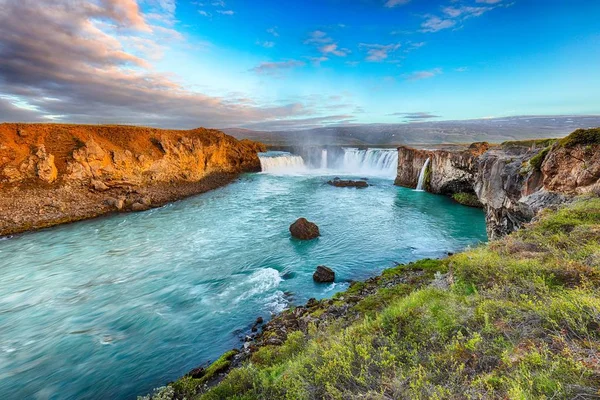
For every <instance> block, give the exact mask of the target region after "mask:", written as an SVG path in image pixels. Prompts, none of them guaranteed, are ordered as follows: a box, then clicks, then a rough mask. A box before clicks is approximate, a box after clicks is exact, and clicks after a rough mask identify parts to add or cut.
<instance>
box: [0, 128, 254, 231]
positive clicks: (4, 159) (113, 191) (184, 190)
mask: <svg viewBox="0 0 600 400" xmlns="http://www.w3.org/2000/svg"><path fill="white" fill-rule="evenodd" d="M264 150H265V148H264V146H263V145H261V144H259V143H256V142H251V141H246V140H242V141H238V140H236V139H234V138H233V137H231V136H228V135H226V134H224V133H222V132H220V131H216V130H209V129H202V128H199V129H194V130H190V131H173V130H161V129H153V128H143V127H132V126H92V125H59V124H0V235H7V234H10V233H16V232H21V231H25V230H30V229H35V228H41V227H46V226H51V225H55V224H59V223H62V222H70V221H75V220H80V219H85V218H91V217H95V216H98V215H102V214H105V213H108V212H111V211H127V210H132V211H138V210H144V209H148V208H150V207H154V206H159V205H162V204H165V203H166V202H169V201H173V200H177V199H179V198H182V197H185V196H189V195H192V194H196V193H200V192H204V191H206V190H210V189H213V188H215V187H218V186H220V185H222V184H224V183H227V182H229V181H230V180H231V179H233V178H234V177H235V176H236V175H237V174H239V173H241V172H250V171H260V160H259V158H258V154H257V153H258V152H259V151H264Z"/></svg>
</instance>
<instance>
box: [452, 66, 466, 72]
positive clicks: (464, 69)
mask: <svg viewBox="0 0 600 400" xmlns="http://www.w3.org/2000/svg"><path fill="white" fill-rule="evenodd" d="M454 70H455V71H456V72H467V71H468V70H469V67H458V68H455V69H454Z"/></svg>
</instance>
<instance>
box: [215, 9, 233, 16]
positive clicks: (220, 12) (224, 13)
mask: <svg viewBox="0 0 600 400" xmlns="http://www.w3.org/2000/svg"><path fill="white" fill-rule="evenodd" d="M217 12H218V13H219V14H221V15H233V14H235V12H234V11H233V10H217Z"/></svg>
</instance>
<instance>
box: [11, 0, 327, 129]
mask: <svg viewBox="0 0 600 400" xmlns="http://www.w3.org/2000/svg"><path fill="white" fill-rule="evenodd" d="M150 1H151V0H145V3H144V4H149V2H150ZM137 4H138V3H136V2H135V1H132V0H124V1H117V0H112V1H108V0H97V1H96V2H92V1H88V0H55V1H52V2H41V1H39V0H2V11H1V12H0V37H1V38H2V41H1V43H2V44H1V45H0V93H1V94H2V95H1V96H0V118H1V119H2V120H4V121H44V120H52V121H55V122H72V123H122V124H138V125H140V124H143V125H150V126H161V127H170V128H193V127H197V126H220V127H224V126H240V125H244V124H252V123H254V124H262V125H263V126H268V125H269V124H277V123H278V120H280V119H283V120H286V121H287V120H290V119H302V118H308V117H311V118H317V117H315V116H318V115H319V112H318V110H316V111H315V108H314V107H312V106H306V105H304V104H300V103H288V104H261V105H257V104H256V103H255V102H253V101H252V100H249V99H248V98H247V97H248V96H246V98H245V97H244V96H241V95H235V96H233V95H231V96H229V95H228V96H223V97H214V96H208V95H206V94H203V93H199V92H196V91H192V90H190V89H188V88H186V87H184V86H182V84H180V83H179V82H177V81H176V79H177V77H175V76H173V75H171V74H163V73H159V72H157V71H156V70H155V68H154V66H153V65H152V63H151V61H150V58H149V57H148V53H151V52H154V51H155V50H157V49H158V50H160V49H161V48H162V47H163V46H168V45H170V44H171V43H173V42H174V41H181V40H184V38H183V36H182V35H180V34H179V33H178V32H177V31H174V30H173V29H172V28H170V27H169V26H168V25H160V24H152V23H150V22H149V19H148V18H147V16H146V15H144V14H143V13H141V11H140V8H139V7H136V5H137ZM153 4H154V7H155V8H156V10H154V11H155V12H159V13H162V15H164V16H165V18H164V20H165V21H166V20H168V19H169V18H170V16H171V14H170V13H171V12H172V11H173V7H172V6H173V5H174V4H175V3H172V2H169V1H162V0H161V1H155V2H153ZM163 7H164V8H163ZM160 20H162V19H161V18H157V19H156V21H160ZM23 21H27V23H26V24H24V23H23ZM133 44H137V46H134V45H133ZM181 44H186V45H188V44H187V43H183V42H182V43H181ZM158 50H157V51H158ZM301 65H304V63H302V62H299V61H285V62H283V63H263V64H262V65H260V66H259V67H257V71H261V72H265V73H268V71H273V70H277V69H281V68H283V69H285V68H293V67H296V66H301ZM319 118H325V119H324V121H327V119H326V118H328V116H327V115H323V116H322V117H319ZM315 123H318V122H317V120H315Z"/></svg>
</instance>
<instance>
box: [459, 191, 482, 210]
mask: <svg viewBox="0 0 600 400" xmlns="http://www.w3.org/2000/svg"><path fill="white" fill-rule="evenodd" d="M452 198H453V199H454V201H456V202H457V203H460V204H462V205H464V206H469V207H477V208H483V204H481V202H480V201H479V199H478V198H477V195H476V194H474V193H454V194H453V195H452Z"/></svg>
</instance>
